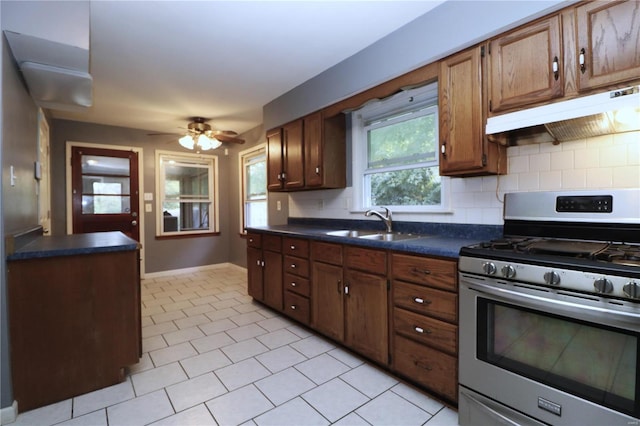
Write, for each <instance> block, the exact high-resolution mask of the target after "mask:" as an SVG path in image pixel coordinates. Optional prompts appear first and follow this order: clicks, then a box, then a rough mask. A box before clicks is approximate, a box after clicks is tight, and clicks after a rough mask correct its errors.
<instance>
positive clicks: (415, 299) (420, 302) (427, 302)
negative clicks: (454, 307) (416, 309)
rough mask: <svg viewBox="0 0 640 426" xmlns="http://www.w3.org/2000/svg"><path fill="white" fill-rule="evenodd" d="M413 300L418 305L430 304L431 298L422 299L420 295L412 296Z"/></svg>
mask: <svg viewBox="0 0 640 426" xmlns="http://www.w3.org/2000/svg"><path fill="white" fill-rule="evenodd" d="M413 301H414V302H416V303H419V304H420V305H430V304H431V300H424V299H423V298H422V297H414V298H413Z"/></svg>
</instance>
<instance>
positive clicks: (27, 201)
mask: <svg viewBox="0 0 640 426" xmlns="http://www.w3.org/2000/svg"><path fill="white" fill-rule="evenodd" d="M1 49H2V52H1V58H2V59H1V61H2V63H1V64H0V65H1V67H2V89H1V90H2V110H1V114H0V115H1V119H2V142H1V151H2V154H1V155H2V203H1V206H2V232H1V233H0V245H2V251H1V253H2V259H1V260H0V265H1V267H2V276H1V278H2V282H1V284H0V389H2V392H0V408H6V407H9V406H10V405H11V404H12V403H13V392H12V386H11V364H10V358H9V342H8V338H9V336H8V320H7V310H8V309H10V307H9V306H7V280H6V278H7V277H6V266H7V265H6V261H5V250H4V237H5V235H9V234H13V233H15V232H17V231H23V230H26V229H28V228H30V227H33V226H36V225H37V224H38V210H37V208H38V206H37V202H38V201H37V195H36V181H35V179H34V175H33V164H34V161H36V159H37V146H38V132H37V129H38V109H37V107H36V105H35V104H34V102H33V101H32V100H31V98H30V97H29V93H28V92H27V90H26V88H25V86H24V84H23V82H22V80H21V75H20V73H19V71H18V68H17V66H16V64H15V62H14V60H13V57H12V56H11V51H10V49H9V46H8V44H7V41H6V40H5V38H4V35H2V47H1ZM10 166H13V167H14V170H15V175H16V177H17V180H16V184H15V186H11V185H10V180H9V167H10Z"/></svg>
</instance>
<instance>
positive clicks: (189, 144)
mask: <svg viewBox="0 0 640 426" xmlns="http://www.w3.org/2000/svg"><path fill="white" fill-rule="evenodd" d="M206 121H207V120H206V119H204V118H202V117H193V118H192V121H191V122H190V123H189V124H188V125H187V134H186V135H185V136H183V137H181V138H180V139H178V143H179V144H180V145H181V146H183V147H185V148H187V149H192V150H193V149H195V150H198V151H201V150H202V151H207V150H209V149H216V148H218V147H219V146H220V145H221V144H222V142H230V143H238V144H242V143H244V139H241V138H238V133H236V132H234V131H231V130H212V129H211V125H209V124H207V122H206Z"/></svg>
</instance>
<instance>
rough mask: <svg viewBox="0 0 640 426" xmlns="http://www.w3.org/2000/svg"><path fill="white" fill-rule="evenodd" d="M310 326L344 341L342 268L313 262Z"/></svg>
mask: <svg viewBox="0 0 640 426" xmlns="http://www.w3.org/2000/svg"><path fill="white" fill-rule="evenodd" d="M311 277H312V279H311V283H312V286H311V294H312V297H311V306H312V309H311V318H312V320H311V324H312V326H313V327H314V328H315V329H316V330H318V331H319V332H321V333H323V334H325V335H327V336H329V337H331V338H333V339H335V340H337V341H340V342H342V341H343V340H344V304H343V291H344V283H343V280H342V267H341V266H334V265H328V264H326V263H320V262H314V263H313V267H312V272H311Z"/></svg>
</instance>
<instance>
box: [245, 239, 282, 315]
mask: <svg viewBox="0 0 640 426" xmlns="http://www.w3.org/2000/svg"><path fill="white" fill-rule="evenodd" d="M247 238H248V241H247V292H248V293H249V296H251V297H253V298H254V299H256V300H258V301H260V302H263V303H265V304H266V305H269V306H270V307H272V308H274V309H277V310H278V311H282V307H283V281H282V253H281V249H282V238H281V237H279V236H274V235H264V236H263V235H260V234H248V236H247Z"/></svg>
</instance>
